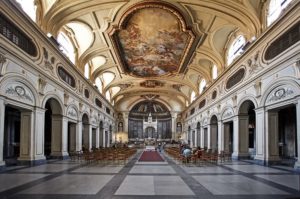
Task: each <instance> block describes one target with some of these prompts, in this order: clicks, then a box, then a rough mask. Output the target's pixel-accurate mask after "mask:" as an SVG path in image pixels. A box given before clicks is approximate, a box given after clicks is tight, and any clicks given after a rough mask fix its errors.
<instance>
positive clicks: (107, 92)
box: [105, 91, 111, 102]
mask: <svg viewBox="0 0 300 199" xmlns="http://www.w3.org/2000/svg"><path fill="white" fill-rule="evenodd" d="M105 97H106V99H107V100H108V101H109V102H110V100H111V97H110V92H109V91H106V93H105Z"/></svg>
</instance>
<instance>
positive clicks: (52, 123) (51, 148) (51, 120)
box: [44, 98, 63, 159]
mask: <svg viewBox="0 0 300 199" xmlns="http://www.w3.org/2000/svg"><path fill="white" fill-rule="evenodd" d="M45 109H46V112H45V136H44V155H45V157H46V159H49V158H51V157H52V158H53V157H62V156H63V147H62V144H63V141H62V137H63V135H62V134H63V120H62V119H63V118H62V107H61V106H60V103H59V102H58V101H57V100H56V99H54V98H50V99H48V100H47V102H46V104H45Z"/></svg>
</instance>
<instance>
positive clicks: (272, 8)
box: [267, 0, 293, 26]
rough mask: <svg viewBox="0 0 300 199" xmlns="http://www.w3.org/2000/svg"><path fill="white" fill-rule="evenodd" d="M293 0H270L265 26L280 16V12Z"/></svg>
mask: <svg viewBox="0 0 300 199" xmlns="http://www.w3.org/2000/svg"><path fill="white" fill-rule="evenodd" d="M292 1H293V0H271V1H270V4H269V8H268V16H267V26H269V25H271V24H272V23H273V22H274V21H275V20H276V19H278V17H279V16H280V14H281V12H282V10H283V9H284V8H285V7H287V6H288V5H289V3H291V2H292Z"/></svg>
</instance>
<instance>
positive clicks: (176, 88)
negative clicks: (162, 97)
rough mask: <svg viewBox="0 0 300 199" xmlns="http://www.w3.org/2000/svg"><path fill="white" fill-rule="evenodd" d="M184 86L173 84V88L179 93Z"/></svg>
mask: <svg viewBox="0 0 300 199" xmlns="http://www.w3.org/2000/svg"><path fill="white" fill-rule="evenodd" d="M182 86H183V85H182V84H173V85H172V87H173V88H174V89H175V90H177V91H180V88H181V87H182Z"/></svg>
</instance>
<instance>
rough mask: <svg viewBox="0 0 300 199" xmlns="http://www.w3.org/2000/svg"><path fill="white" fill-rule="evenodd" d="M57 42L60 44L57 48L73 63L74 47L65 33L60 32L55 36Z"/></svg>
mask: <svg viewBox="0 0 300 199" xmlns="http://www.w3.org/2000/svg"><path fill="white" fill-rule="evenodd" d="M57 42H58V43H59V44H60V45H59V49H60V50H61V51H62V53H64V54H65V55H66V56H67V57H68V58H69V59H70V61H71V62H72V63H73V64H74V63H75V53H74V47H73V44H72V42H71V41H70V39H69V38H68V37H67V35H66V34H65V33H63V32H60V33H59V34H58V36H57Z"/></svg>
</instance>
